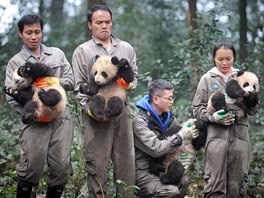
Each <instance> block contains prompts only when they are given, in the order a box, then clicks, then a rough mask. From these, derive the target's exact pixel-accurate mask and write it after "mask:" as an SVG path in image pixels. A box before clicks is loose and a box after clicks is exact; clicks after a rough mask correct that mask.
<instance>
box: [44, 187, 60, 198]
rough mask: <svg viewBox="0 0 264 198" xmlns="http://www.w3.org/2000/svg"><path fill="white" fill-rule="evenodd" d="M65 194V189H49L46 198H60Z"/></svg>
mask: <svg viewBox="0 0 264 198" xmlns="http://www.w3.org/2000/svg"><path fill="white" fill-rule="evenodd" d="M62 192H63V188H52V187H48V189H47V194H46V198H60V197H61V195H62Z"/></svg>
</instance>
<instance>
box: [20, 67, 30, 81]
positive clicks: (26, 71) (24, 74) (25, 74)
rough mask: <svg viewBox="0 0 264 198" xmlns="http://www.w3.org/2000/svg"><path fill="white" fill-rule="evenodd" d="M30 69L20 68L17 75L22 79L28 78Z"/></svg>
mask: <svg viewBox="0 0 264 198" xmlns="http://www.w3.org/2000/svg"><path fill="white" fill-rule="evenodd" d="M30 71H31V68H30V67H28V66H26V65H25V66H20V67H19V68H18V70H17V74H18V75H19V76H21V77H23V78H27V77H30Z"/></svg>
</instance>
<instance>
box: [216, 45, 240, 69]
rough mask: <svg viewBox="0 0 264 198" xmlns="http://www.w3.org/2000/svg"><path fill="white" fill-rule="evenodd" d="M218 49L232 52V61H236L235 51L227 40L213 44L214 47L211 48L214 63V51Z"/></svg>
mask: <svg viewBox="0 0 264 198" xmlns="http://www.w3.org/2000/svg"><path fill="white" fill-rule="evenodd" d="M220 48H223V49H230V50H232V52H233V56H234V61H235V60H236V50H235V47H234V45H233V43H232V42H231V41H229V40H221V41H217V42H216V43H215V44H214V47H213V61H214V58H215V54H216V51H217V50H219V49H220ZM214 65H215V61H214Z"/></svg>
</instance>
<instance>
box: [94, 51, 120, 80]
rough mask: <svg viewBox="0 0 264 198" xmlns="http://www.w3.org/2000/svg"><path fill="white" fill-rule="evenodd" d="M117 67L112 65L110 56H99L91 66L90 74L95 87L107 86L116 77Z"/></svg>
mask: <svg viewBox="0 0 264 198" xmlns="http://www.w3.org/2000/svg"><path fill="white" fill-rule="evenodd" d="M117 71H118V66H117V65H114V64H113V63H112V61H111V57H110V56H100V57H99V58H97V60H96V62H95V63H94V65H93V66H92V70H91V72H92V74H93V77H94V81H95V83H96V84H97V85H105V84H108V83H109V82H110V81H111V80H112V79H113V78H114V77H116V74H117Z"/></svg>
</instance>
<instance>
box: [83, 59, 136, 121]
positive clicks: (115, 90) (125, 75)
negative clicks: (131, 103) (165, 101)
mask: <svg viewBox="0 0 264 198" xmlns="http://www.w3.org/2000/svg"><path fill="white" fill-rule="evenodd" d="M90 73H91V76H90V78H91V79H92V80H91V82H90V83H82V84H81V85H80V92H81V93H83V94H86V95H88V96H90V99H89V103H88V105H89V111H88V114H89V115H90V116H92V117H93V118H94V119H95V120H97V121H109V120H111V119H113V118H114V117H116V116H118V115H120V114H121V113H122V111H123V107H124V102H125V100H126V90H127V89H129V88H130V87H131V85H133V80H134V72H133V69H132V67H131V66H130V64H129V62H128V60H127V59H125V58H122V59H120V60H119V59H118V58H117V57H116V56H114V57H111V56H98V55H97V56H95V57H94V64H93V65H92V68H91V72H90Z"/></svg>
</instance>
